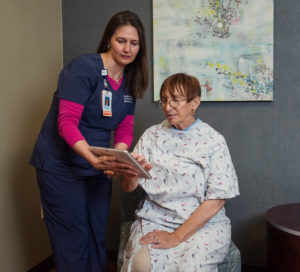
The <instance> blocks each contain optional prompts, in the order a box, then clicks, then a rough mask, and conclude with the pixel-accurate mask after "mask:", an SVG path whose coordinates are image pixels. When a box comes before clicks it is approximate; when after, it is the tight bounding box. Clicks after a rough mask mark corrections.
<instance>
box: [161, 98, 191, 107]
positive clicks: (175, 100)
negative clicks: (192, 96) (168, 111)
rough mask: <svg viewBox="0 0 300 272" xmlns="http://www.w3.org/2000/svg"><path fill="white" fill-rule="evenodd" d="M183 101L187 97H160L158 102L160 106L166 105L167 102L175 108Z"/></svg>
mask: <svg viewBox="0 0 300 272" xmlns="http://www.w3.org/2000/svg"><path fill="white" fill-rule="evenodd" d="M183 101H187V99H170V100H169V101H168V100H167V99H162V100H160V101H159V104H160V106H161V107H162V108H164V107H166V106H167V104H169V105H170V107H171V108H173V109H175V108H177V107H178V106H179V105H180V103H181V102H183Z"/></svg>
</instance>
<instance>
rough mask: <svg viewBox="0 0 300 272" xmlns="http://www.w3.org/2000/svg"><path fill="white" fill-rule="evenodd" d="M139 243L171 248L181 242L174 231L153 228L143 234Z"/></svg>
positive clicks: (153, 246)
mask: <svg viewBox="0 0 300 272" xmlns="http://www.w3.org/2000/svg"><path fill="white" fill-rule="evenodd" d="M139 242H140V243H141V244H143V245H146V244H152V246H151V247H152V248H173V247H176V246H178V245H179V244H180V243H181V242H180V241H179V239H178V237H177V236H176V234H175V233H174V232H167V231H163V230H155V231H152V232H149V233H147V234H146V235H144V236H143V237H142V238H141V239H140V241H139Z"/></svg>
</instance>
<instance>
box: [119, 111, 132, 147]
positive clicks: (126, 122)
mask: <svg viewBox="0 0 300 272" xmlns="http://www.w3.org/2000/svg"><path fill="white" fill-rule="evenodd" d="M133 125H134V116H133V115H127V116H126V117H125V118H124V119H123V121H122V122H121V123H120V124H119V126H118V127H117V129H116V131H115V136H114V145H116V144H117V143H125V144H127V146H128V148H129V147H130V145H131V143H132V140H133Z"/></svg>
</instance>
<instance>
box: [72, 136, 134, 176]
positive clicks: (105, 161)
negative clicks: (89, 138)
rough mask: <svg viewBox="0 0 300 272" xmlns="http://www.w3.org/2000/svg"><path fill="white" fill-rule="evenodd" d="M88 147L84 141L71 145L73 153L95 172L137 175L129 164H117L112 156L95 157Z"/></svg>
mask: <svg viewBox="0 0 300 272" xmlns="http://www.w3.org/2000/svg"><path fill="white" fill-rule="evenodd" d="M89 147H90V146H89V144H88V143H87V142H86V141H85V140H80V141H78V142H76V143H75V144H74V145H73V149H74V151H75V152H77V153H78V154H79V155H81V156H82V157H83V158H85V159H86V160H87V161H88V162H89V163H90V164H91V165H92V166H93V167H94V168H95V169H97V170H103V171H106V170H110V171H113V172H118V173H120V174H124V175H132V176H137V175H138V174H137V172H136V171H134V170H133V169H132V166H131V165H130V164H127V163H122V162H119V161H117V159H116V158H115V157H113V156H96V155H95V154H94V153H93V152H92V151H91V150H90V148H89Z"/></svg>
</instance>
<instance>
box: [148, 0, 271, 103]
mask: <svg viewBox="0 0 300 272" xmlns="http://www.w3.org/2000/svg"><path fill="white" fill-rule="evenodd" d="M152 9H153V11H152V12H153V99H154V101H158V100H159V89H160V86H161V84H162V82H163V80H164V79H165V78H167V77H168V76H170V75H172V74H174V73H178V72H183V73H187V74H191V75H194V76H196V77H197V78H198V79H199V81H200V84H201V89H202V101H204V102H260V101H264V102H266V101H267V102H271V101H273V66H274V57H273V56H274V0H264V1H260V0H223V1H222V0H152ZM262 14H263V16H262Z"/></svg>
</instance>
